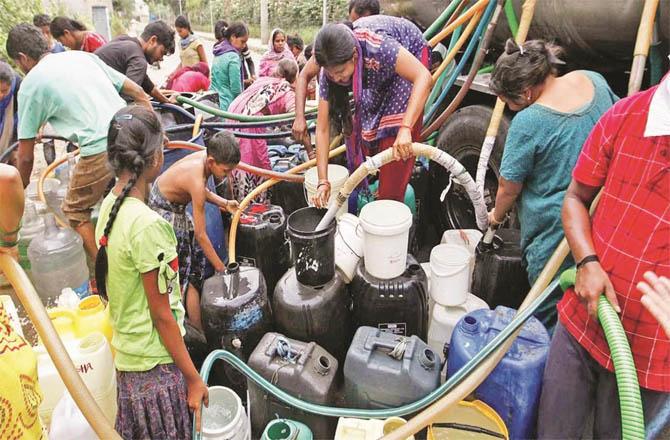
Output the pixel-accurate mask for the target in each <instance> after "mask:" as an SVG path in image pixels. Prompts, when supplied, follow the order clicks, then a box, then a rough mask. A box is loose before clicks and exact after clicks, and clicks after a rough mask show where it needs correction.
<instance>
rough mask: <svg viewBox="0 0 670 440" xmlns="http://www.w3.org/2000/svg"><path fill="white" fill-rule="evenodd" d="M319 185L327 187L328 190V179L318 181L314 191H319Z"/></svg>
mask: <svg viewBox="0 0 670 440" xmlns="http://www.w3.org/2000/svg"><path fill="white" fill-rule="evenodd" d="M321 185H328V188H330V181H329V180H328V179H319V183H318V184H317V185H316V189H319V187H320V186H321Z"/></svg>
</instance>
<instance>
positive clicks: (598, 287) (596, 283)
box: [575, 261, 621, 319]
mask: <svg viewBox="0 0 670 440" xmlns="http://www.w3.org/2000/svg"><path fill="white" fill-rule="evenodd" d="M575 293H576V294H577V297H578V298H579V299H580V300H581V301H582V302H583V303H585V304H586V308H587V310H588V312H589V315H591V316H592V317H593V318H596V319H598V300H599V299H600V295H602V294H605V296H606V297H607V299H609V301H610V303H611V304H612V307H614V310H616V312H617V313H621V308H620V307H619V302H618V301H617V298H616V293H615V292H614V286H613V285H612V282H611V281H610V279H609V277H608V276H607V273H606V272H605V270H604V269H603V268H602V266H601V265H600V262H598V261H589V262H588V263H585V264H583V265H582V266H581V267H578V269H577V279H576V281H575Z"/></svg>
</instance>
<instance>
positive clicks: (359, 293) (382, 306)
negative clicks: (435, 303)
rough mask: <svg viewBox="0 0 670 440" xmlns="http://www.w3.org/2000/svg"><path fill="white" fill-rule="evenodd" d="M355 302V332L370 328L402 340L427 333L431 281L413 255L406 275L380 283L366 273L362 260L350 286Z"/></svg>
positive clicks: (409, 257)
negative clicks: (362, 328)
mask: <svg viewBox="0 0 670 440" xmlns="http://www.w3.org/2000/svg"><path fill="white" fill-rule="evenodd" d="M349 289H350V292H351V296H352V299H353V308H352V310H353V319H354V328H358V327H361V326H370V327H375V328H379V329H381V330H384V331H388V332H391V333H394V334H396V335H401V336H412V335H417V336H419V337H420V338H421V339H423V340H425V339H426V335H427V333H428V280H427V277H426V273H425V272H424V270H423V268H422V267H421V265H420V264H419V263H417V261H416V259H415V258H414V257H413V256H412V255H407V263H406V266H405V272H404V273H403V274H402V275H400V276H399V277H396V278H392V279H390V280H381V279H379V278H375V277H373V276H372V275H370V274H369V273H368V272H367V271H366V270H365V260H364V259H363V260H361V262H360V263H359V264H358V268H357V269H356V275H355V276H354V279H353V281H352V282H351V284H349Z"/></svg>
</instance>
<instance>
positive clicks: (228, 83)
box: [209, 22, 249, 110]
mask: <svg viewBox="0 0 670 440" xmlns="http://www.w3.org/2000/svg"><path fill="white" fill-rule="evenodd" d="M223 37H224V38H223V39H222V40H221V41H220V42H218V43H216V45H215V46H214V62H213V63H212V82H211V85H210V87H209V88H210V89H211V90H216V91H217V93H218V94H219V107H220V108H221V110H228V106H229V105H230V103H231V102H233V100H234V99H235V98H237V96H238V95H239V94H240V93H242V84H243V83H244V68H243V66H242V60H241V55H240V53H241V52H240V51H241V50H242V49H244V48H245V47H246V45H247V40H248V39H249V29H248V28H247V26H246V25H245V24H244V23H240V22H237V23H232V24H231V25H230V26H228V28H227V29H226V30H225V31H224V33H223Z"/></svg>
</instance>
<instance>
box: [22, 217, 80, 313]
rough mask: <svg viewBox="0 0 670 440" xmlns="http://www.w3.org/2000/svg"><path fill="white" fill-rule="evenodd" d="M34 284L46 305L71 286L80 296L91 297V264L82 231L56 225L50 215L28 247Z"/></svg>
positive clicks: (51, 303) (50, 303) (52, 303)
mask: <svg viewBox="0 0 670 440" xmlns="http://www.w3.org/2000/svg"><path fill="white" fill-rule="evenodd" d="M28 258H30V265H31V268H32V275H33V283H34V284H35V289H36V290H37V293H38V294H39V296H40V298H42V301H43V302H44V303H45V305H47V306H50V305H54V304H55V301H56V299H57V298H58V296H59V295H60V293H61V291H62V290H63V289H64V288H66V287H70V288H71V289H72V290H74V291H75V292H76V293H77V295H79V297H80V298H84V297H86V296H88V294H89V290H88V266H87V265H86V253H85V252H84V245H83V242H82V240H81V237H80V236H79V234H77V233H76V232H74V231H73V230H72V229H68V228H64V229H61V228H59V227H58V226H56V220H55V219H54V217H53V215H47V217H46V220H45V229H44V231H42V233H40V234H39V235H37V236H36V237H35V239H33V240H32V241H31V243H30V246H28Z"/></svg>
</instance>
